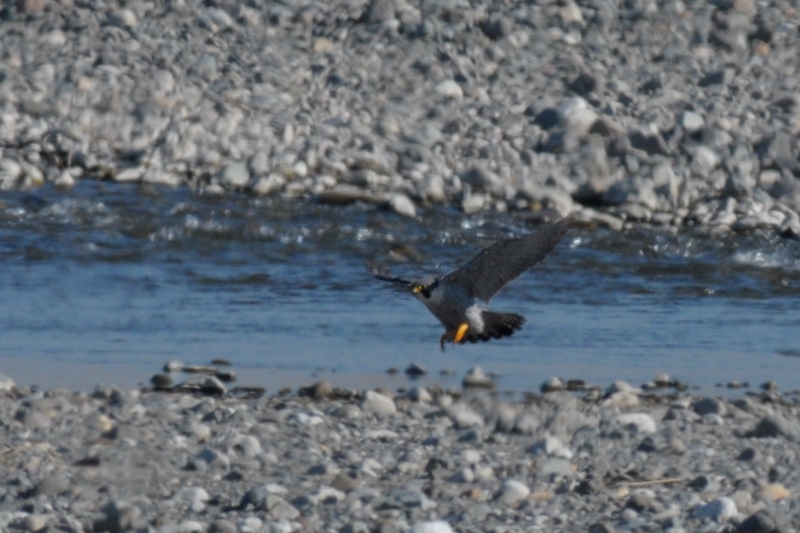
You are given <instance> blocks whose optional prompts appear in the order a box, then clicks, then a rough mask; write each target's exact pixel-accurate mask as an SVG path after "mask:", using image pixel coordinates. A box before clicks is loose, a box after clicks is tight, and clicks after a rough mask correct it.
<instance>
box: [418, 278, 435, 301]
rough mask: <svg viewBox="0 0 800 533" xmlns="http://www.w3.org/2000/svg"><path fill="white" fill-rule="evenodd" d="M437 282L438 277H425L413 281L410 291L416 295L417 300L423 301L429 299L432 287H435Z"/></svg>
mask: <svg viewBox="0 0 800 533" xmlns="http://www.w3.org/2000/svg"><path fill="white" fill-rule="evenodd" d="M438 284H439V278H434V277H429V278H425V279H423V280H420V281H415V282H414V283H413V284H412V285H411V292H412V293H413V294H414V296H416V297H417V299H418V300H422V301H423V302H424V301H426V300H429V299H430V297H431V294H432V292H433V291H434V289H436V286H437V285H438Z"/></svg>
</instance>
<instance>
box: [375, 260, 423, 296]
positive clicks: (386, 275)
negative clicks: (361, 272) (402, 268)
mask: <svg viewBox="0 0 800 533" xmlns="http://www.w3.org/2000/svg"><path fill="white" fill-rule="evenodd" d="M367 268H368V269H369V272H370V274H372V275H373V276H375V277H376V278H378V279H379V280H381V281H388V282H390V283H392V284H393V285H394V286H395V287H397V288H398V289H400V290H402V291H406V292H407V291H410V290H411V289H412V288H413V286H414V283H413V282H412V281H409V280H407V279H403V278H397V277H394V276H393V275H392V272H391V270H389V268H388V267H387V266H386V265H384V264H383V263H379V262H377V261H370V262H368V263H367Z"/></svg>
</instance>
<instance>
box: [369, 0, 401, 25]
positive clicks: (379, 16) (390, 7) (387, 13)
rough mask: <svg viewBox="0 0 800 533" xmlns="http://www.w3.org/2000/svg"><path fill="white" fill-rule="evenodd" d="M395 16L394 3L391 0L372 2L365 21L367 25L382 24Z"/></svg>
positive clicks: (375, 0)
mask: <svg viewBox="0 0 800 533" xmlns="http://www.w3.org/2000/svg"><path fill="white" fill-rule="evenodd" d="M394 16H395V7H394V2H392V1H391V0H372V1H371V2H370V4H369V7H368V8H367V12H366V14H365V17H364V21H365V22H366V23H367V24H381V23H384V22H386V21H388V20H391V19H393V18H394Z"/></svg>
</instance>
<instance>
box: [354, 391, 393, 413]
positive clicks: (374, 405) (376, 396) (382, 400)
mask: <svg viewBox="0 0 800 533" xmlns="http://www.w3.org/2000/svg"><path fill="white" fill-rule="evenodd" d="M359 407H360V408H361V411H363V412H364V413H368V414H375V415H391V414H394V413H396V412H397V407H395V404H394V401H393V400H392V399H391V398H389V397H387V396H384V395H383V394H380V393H378V392H375V391H367V392H365V393H364V398H363V399H362V400H361V402H360V403H359Z"/></svg>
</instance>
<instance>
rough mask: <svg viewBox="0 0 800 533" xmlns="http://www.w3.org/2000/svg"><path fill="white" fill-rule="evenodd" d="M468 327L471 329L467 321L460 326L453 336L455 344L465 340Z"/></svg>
mask: <svg viewBox="0 0 800 533" xmlns="http://www.w3.org/2000/svg"><path fill="white" fill-rule="evenodd" d="M468 329H469V324H467V323H466V322H464V323H463V324H461V325H460V326H458V331H456V335H455V337H453V344H458V343H461V342H464V336H465V335H466V334H467V330H468Z"/></svg>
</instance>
